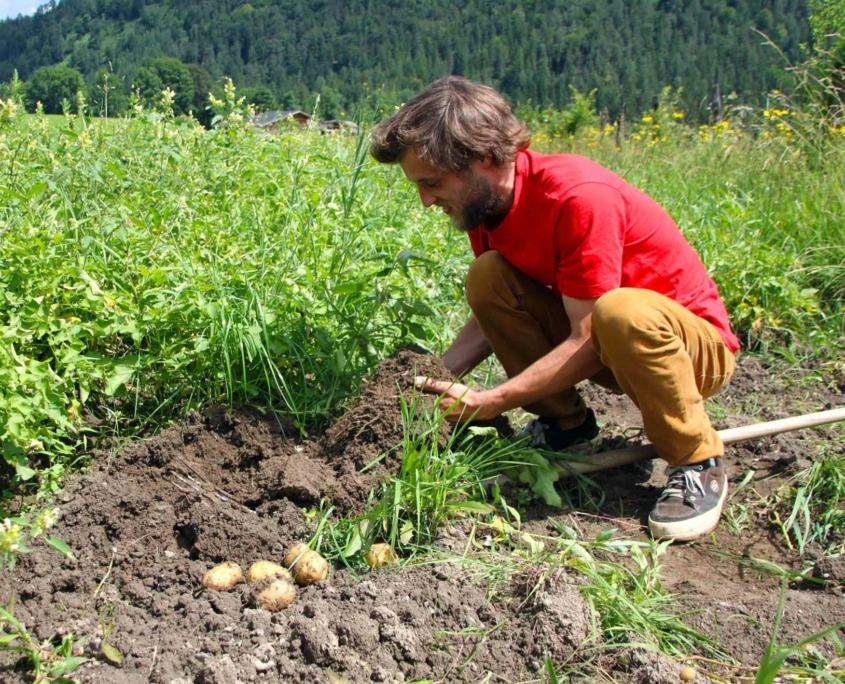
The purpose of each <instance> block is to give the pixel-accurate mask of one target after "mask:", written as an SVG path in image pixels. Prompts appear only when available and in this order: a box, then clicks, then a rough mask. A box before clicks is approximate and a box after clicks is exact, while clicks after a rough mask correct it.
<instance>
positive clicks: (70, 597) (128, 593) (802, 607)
mask: <svg viewBox="0 0 845 684" xmlns="http://www.w3.org/2000/svg"><path fill="white" fill-rule="evenodd" d="M764 372H765V371H764V370H763V369H761V368H756V367H751V368H750V369H749V368H748V367H743V368H741V370H740V371H738V379H739V386H740V387H744V386H745V384H744V382H743V378H744V377H745V376H746V375H747V376H749V377H752V378H753V380H752V381H753V382H754V383H757V385H758V386H759V387H760V392H758V394H757V395H756V397H755V401H756V402H758V405H761V402H762V403H765V402H766V401H771V402H772V405H773V408H772V409H771V410H772V411H773V412H777V411H778V410H779V409H778V408H777V407H778V406H779V407H781V409H782V407H783V406H784V403H783V402H784V396H785V395H784V394H783V389H782V388H781V387H780V386H777V387H776V394H774V395H773V394H766V393H765V390H766V387H767V384H766V382H765V380H764V379H761V377H760V376H759V374H760V373H764ZM418 374H422V375H424V374H431V375H434V376H438V377H445V376H447V373H446V371H445V369H444V368H443V367H442V365H441V363H440V361H439V360H438V359H436V358H434V357H431V356H427V355H425V354H424V353H422V352H421V351H420V350H415V349H403V350H400V351H399V352H397V354H396V355H394V356H393V357H392V358H390V359H388V360H386V361H385V362H384V363H383V364H382V365H381V366H380V367H379V368H378V369H377V371H376V373H375V374H374V375H373V377H372V378H371V380H370V381H369V383H368V384H367V385H366V386H365V388H364V390H363V393H362V395H361V401H360V403H359V404H358V405H357V406H355V407H352V408H351V409H350V411H349V412H347V413H346V414H344V415H343V416H342V417H341V418H340V419H339V420H338V421H337V422H336V423H335V424H334V425H333V426H332V427H331V428H330V429H329V430H328V431H327V432H326V434H325V435H323V436H322V437H321V438H320V439H318V440H315V441H306V442H300V441H298V440H297V439H296V437H295V434H296V433H295V431H294V430H292V429H291V426H290V425H288V424H286V423H285V422H284V421H281V420H279V419H277V418H276V417H274V416H271V415H263V414H261V413H259V412H256V411H250V410H241V411H227V410H224V409H221V408H217V409H213V410H210V411H208V412H207V413H205V414H203V415H192V416H190V417H189V418H188V419H187V420H185V421H183V422H181V423H179V424H177V425H174V426H172V427H171V428H169V429H168V430H165V431H163V432H162V433H160V434H159V435H157V436H156V437H155V438H153V439H150V440H147V441H144V442H139V443H135V444H132V445H131V446H130V447H129V448H127V449H125V450H124V451H122V452H120V453H116V454H113V455H112V456H111V457H109V458H104V459H100V460H98V461H97V462H96V463H95V465H94V467H93V468H92V470H91V471H90V472H89V473H87V474H85V475H82V476H79V477H76V478H72V479H71V480H70V481H69V482H68V483H67V488H66V490H65V492H64V493H63V495H62V497H61V500H60V501H59V502H58V504H59V507H60V509H61V512H62V519H61V522H60V525H59V528H58V529H57V530H56V535H57V536H58V537H60V538H61V539H63V540H64V541H65V542H66V543H67V544H68V545H69V546H70V547H71V548H72V549H73V550H74V553H75V556H76V558H75V559H74V560H69V559H63V558H62V557H61V556H60V555H58V554H57V553H56V552H55V551H52V550H49V549H46V548H43V547H41V546H39V547H38V548H36V550H34V551H33V553H31V554H27V555H24V556H22V557H21V558H20V562H19V564H18V566H17V567H16V569H15V570H14V572H4V574H3V576H2V578H0V604H2V605H6V606H8V605H10V604H12V603H14V611H15V614H16V616H17V617H18V618H19V619H20V620H21V621H22V622H23V623H24V624H25V625H26V626H27V628H28V629H29V630H30V631H31V633H32V634H33V636H34V638H35V639H37V640H38V641H39V642H40V641H45V640H49V641H50V642H51V643H53V644H57V643H59V641H60V640H61V638H62V636H64V635H67V634H73V637H74V641H75V643H76V645H77V646H76V649H77V652H78V653H80V654H84V655H86V656H87V657H89V659H90V660H89V661H88V663H86V664H85V665H83V666H82V667H81V668H80V669H79V670H77V671H76V672H75V673H74V676H75V677H78V678H80V679H81V680H82V681H85V682H103V683H105V682H115V681H120V682H130V683H131V682H161V683H167V684H186V683H188V682H198V683H205V684H212V683H220V684H223V683H235V682H238V681H253V680H259V679H263V680H265V681H307V682H312V681H313V682H322V681H348V682H370V681H376V682H402V681H408V680H414V679H429V680H433V681H442V682H477V681H483V680H485V677H488V676H491V677H494V679H495V680H496V681H523V680H526V679H536V678H538V677H541V676H542V675H541V674H540V673H539V671H540V670H541V669H542V668H543V667H544V664H543V658H544V657H545V656H549V657H551V658H552V660H553V661H554V662H556V663H562V662H569V663H575V662H579V658H581V659H587V658H588V657H589V658H596V656H595V651H593V650H591V649H593V648H594V647H595V646H596V645H597V644H596V642H595V641H594V640H593V639H594V637H593V635H594V631H595V629H594V628H595V625H594V621H595V620H596V616H595V615H591V612H590V609H589V607H588V605H587V604H586V603H585V601H584V599H583V598H582V595H581V593H580V591H579V589H578V582H579V580H578V579H577V576H575V575H572V576H570V575H567V574H566V573H560V574H558V575H556V576H555V578H554V579H553V580H550V581H546V582H544V583H542V585H541V586H540V587H539V590H538V591H537V592H536V593H531V594H530V596H529V593H528V592H526V587H525V578H524V577H523V578H520V577H516V578H514V579H513V580H511V581H510V582H508V581H504V583H503V584H502V585H501V586H500V587H499V588H498V591H497V597H498V598H497V599H496V600H492V599H491V598H490V597H489V596H488V593H487V589H486V587H485V586H483V583H478V581H477V579H473V578H470V577H469V576H468V575H467V573H466V571H464V570H463V569H462V566H461V565H459V564H455V565H452V564H435V565H420V566H417V567H404V568H402V569H395V570H389V571H374V572H371V573H369V574H367V575H365V576H364V577H363V578H361V577H356V576H354V575H353V574H352V573H350V572H347V571H345V570H342V569H336V570H335V571H334V572H333V574H332V575H331V576H330V578H329V581H328V582H326V583H322V584H319V585H315V586H312V587H307V588H304V589H301V590H300V592H299V596H298V598H297V600H296V601H295V602H294V604H293V605H292V606H291V607H290V608H289V609H288V610H286V611H284V612H281V613H276V614H271V613H267V612H265V611H262V610H256V609H253V608H250V607H249V606H248V601H247V596H246V592H244V591H241V590H239V589H235V590H233V591H231V592H224V593H221V592H211V591H204V590H202V589H201V586H200V579H201V577H202V575H203V574H204V573H205V571H206V570H207V569H208V568H209V567H210V566H211V565H213V564H215V563H217V562H220V561H222V560H231V561H236V562H238V563H239V564H240V565H241V566H242V567H244V568H246V567H247V566H248V565H249V564H250V563H252V562H253V561H256V560H259V559H272V560H279V559H280V558H281V556H282V555H283V553H284V550H285V549H287V548H288V547H290V546H291V545H292V544H293V543H294V542H298V541H301V540H303V539H305V538H307V537H309V536H310V535H311V534H312V533H313V529H314V528H313V525H314V522H315V516H314V511H315V509H316V508H317V507H318V506H320V504H321V502H322V501H323V500H326V501H330V502H331V504H332V505H334V506H336V507H337V508H338V509H339V510H341V511H344V512H351V511H356V510H359V509H360V508H361V506H362V505H363V501H364V500H365V496H366V493H367V492H368V491H369V489H370V487H371V486H372V485H373V483H374V482H376V481H377V480H378V479H379V478H383V477H386V476H388V475H389V474H390V473H392V472H395V471H396V469H398V467H399V465H400V460H399V459H400V454H399V452H398V451H397V450H396V446H397V445H398V444H400V443H401V441H402V438H403V430H404V428H403V421H402V410H401V402H400V401H399V397H400V395H401V396H402V397H404V400H405V402H406V403H412V402H413V401H426V402H430V401H433V399H432V398H431V397H420V396H419V395H417V394H415V393H413V392H412V390H411V387H412V382H413V377H414V375H418ZM816 389H817V390H818V388H816ZM755 391H756V390H755ZM597 392H598V390H595V389H587V390H586V391H585V393H586V394H587V395H588V396H589V397H590V398H591V400H592V401H591V403H593V404H594V405H595V406H596V407H597V408H598V407H599V405H602V406H604V407H605V408H604V409H603V411H604V413H600V415H601V416H602V422H603V424H604V425H603V430H604V431H605V432H606V433H611V432H612V433H616V432H618V431H619V429H621V427H622V426H624V427H630V426H632V425H636V424H637V420H638V414H637V413H636V411H635V410H634V409H633V407H627V405H626V403H625V402H626V401H627V400H625V398H624V397H621V398H614V397H608V396H607V395H605V394H596V393H597ZM777 393H781V394H777ZM748 396H750V394H747V395H746V394H742V393H741V392H740V393H739V394H738V395H737V397H738V398H737V402H739V403H742V402H744V401H746V397H748ZM825 400H826V401H829V402H837V401H839V397H838V396H837V395H835V393H831V392H830V391H828V393H827V394H826V395H825ZM777 402H780V403H777ZM746 422H752V420H748V421H746ZM617 426H619V427H617ZM443 430H444V432H443V438H444V439H446V438H447V437H448V427H445V426H444V427H443ZM811 443H812V433H810V435H809V436H802V437H795V436H781V437H777V438H771V439H769V440H768V441H767V443H766V445H765V446H761V445H757V446H756V447H754V446H750V445H743V446H742V447H736V448H732V450H731V453H730V455H729V456H730V458H731V460H732V468H733V470H732V472H733V473H734V476H733V478H732V479H733V481H734V482H736V481H737V480H738V479H739V478H740V477H741V476H742V474H743V472H745V471H746V470H747V469H748V468H750V467H753V468H754V469H756V470H758V471H760V479H761V480H762V478H763V476H764V475H765V474H766V473H770V472H772V471H771V470H765V468H764V467H763V466H771V467H772V468H774V467H777V468H780V469H781V470H782V469H783V468H789V467H794V464H795V459H796V458H797V456H796V454H800V456H801V457H802V458H803V457H804V455H806V453H807V452H808V448H807V447H808V446H809V445H810V444H811ZM772 451H774V452H775V453H778V454H780V456H778V459H781V458H785V457H791V458H792V459H793V460H792V461H791V462H790V463H791V465H790V464H786V465H784V464H783V463H781V461H780V460H778V459H775V460H774V461H772V460H771V459H770V458H769V454H770V453H771V452H772ZM376 461H377V463H376V465H375V467H373V468H371V469H370V470H369V471H368V472H366V473H364V474H362V473H360V472H359V469H360V468H361V467H362V466H364V465H367V464H371V463H373V462H376ZM596 482H597V483H598V484H599V485H600V486H601V487H602V488H603V489H604V492H605V496H606V500H605V503H604V504H603V508H602V511H601V513H600V517H582V516H581V515H580V514H579V513H578V512H577V511H575V512H562V511H560V510H552V509H542V508H538V509H535V510H534V512H533V515H532V514H528V515H525V516H524V520H525V521H526V529H531V526H532V525H533V526H534V529H537V530H542V531H543V532H544V533H548V532H549V529H548V527H547V525H548V522H547V521H548V517H549V516H555V517H557V518H558V519H559V520H561V521H563V522H566V524H570V525H571V526H573V527H575V528H576V529H578V530H580V531H581V532H582V534H583V535H584V536H585V538H589V536H590V535H591V534H592V533H593V532H594V531H598V530H601V529H606V528H607V527H608V526H609V524H610V523H611V522H614V523H615V524H616V525H617V526H619V527H622V528H623V529H626V528H627V529H630V530H632V531H633V533H634V534H642V532H641V530H642V523H643V520H644V516H645V515H647V511H648V508H649V507H650V506H651V505H652V504H653V502H654V500H655V499H656V497H657V495H658V493H659V485H658V484H657V482H656V480H650V481H648V482H637V483H632V480H631V476H630V473H626V472H623V471H619V472H616V473H602V474H599V475H597V476H596ZM450 535H451V538H450ZM442 539H444V540H449V541H446V542H444V546H445V547H449V546H452V547H457V548H465V547H466V544H467V542H466V539H467V537H466V533H465V531H463V530H461V529H460V527H459V526H456V527H455V528H451V529H447V530H444V534H443V536H442ZM717 540H718V542H717V547H718V548H719V549H721V550H725V551H728V550H732V549H734V548H736V549H738V550H741V551H742V552H743V553H745V552H748V551H749V549H750V551H751V552H753V555H755V556H758V557H762V558H764V559H768V560H772V561H776V562H781V563H785V564H787V565H790V564H791V565H792V566H793V567H794V566H795V564H796V560H795V559H794V558H791V557H790V556H789V555H788V550H787V549H785V548H783V546H782V545H778V543H777V540H776V539H775V538H774V537H772V536H771V535H767V534H766V532H765V529H762V530H761V531H760V533H759V534H755V536H754V537H753V538H752V539H751V540H749V539H748V537H747V536H745V537H740V536H736V535H732V534H731V533H730V532H727V531H725V530H724V529H722V528H721V527H720V529H719V531H718V532H717ZM711 547H712V545H710V544H708V543H703V544H701V545H687V546H683V547H678V548H677V549H674V548H673V549H672V550H670V555H669V557H668V559H667V564H666V568H665V575H666V584H667V586H669V587H670V588H671V589H672V590H674V591H677V592H678V594H679V596H681V598H682V599H683V601H679V612H685V611H687V610H689V609H695V610H698V611H701V610H702V609H703V612H701V614H700V618H699V619H698V621H697V623H696V624H697V625H698V626H699V627H700V628H702V629H705V630H708V631H709V633H711V634H714V635H717V636H722V637H724V634H721V632H722V631H723V630H727V629H732V632H731V637H730V639H724V641H725V642H726V643H727V644H728V646H729V647H733V648H734V653H735V656H736V657H737V658H739V659H741V660H743V661H746V662H748V661H752V662H753V660H754V658H759V655H760V653H762V650H763V648H764V647H765V645H766V643H767V641H768V638H769V636H770V634H769V633H768V632H767V631H766V627H765V626H766V625H767V624H771V618H772V615H773V611H774V609H775V607H776V603H777V581H775V580H774V579H772V578H761V577H760V576H758V575H754V576H753V577H752V576H751V575H750V574H749V573H747V572H745V571H744V570H743V569H741V568H737V567H736V565H735V564H734V563H732V562H731V561H728V560H724V559H720V558H719V557H718V556H715V555H713V554H709V553H708V550H710V549H711ZM840 565H841V564H837V563H834V562H830V563H828V564H824V563H820V564H819V566H818V572H819V573H820V575H826V576H827V577H828V578H831V577H833V578H834V579H833V580H832V581H831V582H830V584H832V585H833V588H832V590H828V591H822V590H819V589H817V588H815V585H812V587H809V588H804V587H793V588H791V589H790V590H789V593H788V597H787V607H788V609H789V610H790V611H791V610H792V609H793V607H795V608H796V609H797V611H798V612H797V614H796V615H793V614H792V613H789V614H788V615H787V617H786V618H785V620H784V638H785V639H786V640H787V641H792V642H794V641H797V640H798V639H800V638H802V637H804V636H806V635H807V634H809V633H812V631H815V630H816V629H819V628H821V627H823V626H826V625H828V624H831V623H832V622H835V621H836V620H841V619H845V617H844V616H843V612H845V608H843V606H842V601H841V593H839V592H840V591H841V588H840V585H841V577H842V573H841V567H840ZM714 580H716V581H715V582H714ZM719 580H721V581H719ZM725 580H728V581H725ZM737 614H741V615H746V616H748V620H747V621H744V622H743V625H744V629H743V630H735V629H733V628H732V627H731V625H733V624H734V623H735V620H736V615H737ZM108 647H113V648H108ZM114 649H116V651H115V650H114ZM116 654H117V655H118V656H120V658H122V663H120V664H118V663H117V662H115V660H116ZM1 657H2V658H6V660H5V661H2V660H0V680H2V681H10V682H18V681H20V682H23V681H26V679H25V677H24V675H23V674H22V673H23V672H24V671H25V669H26V668H25V663H24V662H23V661H22V660H14V659H11V654H9V653H8V652H6V653H4V654H3V655H2V656H1ZM601 657H602V658H604V659H605V660H603V661H602V662H601V668H603V669H605V670H606V671H607V672H608V674H607V675H606V676H607V678H608V679H607V681H619V682H626V681H630V682H633V681H638V682H662V681H676V680H677V673H678V671H679V666H678V665H677V664H676V663H672V662H670V661H667V660H665V659H663V658H659V657H657V656H654V655H653V654H648V653H646V652H639V651H634V652H623V653H618V652H617V653H614V654H613V655H610V656H607V655H603V656H601ZM597 676H598V675H597ZM491 681H492V680H491ZM594 681H602V680H601V679H600V678H599V679H595V680H594ZM697 681H704V680H703V678H701V677H700V678H699V679H698V680H697Z"/></svg>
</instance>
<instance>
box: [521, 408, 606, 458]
mask: <svg viewBox="0 0 845 684" xmlns="http://www.w3.org/2000/svg"><path fill="white" fill-rule="evenodd" d="M519 438H520V439H527V440H529V441H528V445H529V446H532V447H534V448H535V449H546V450H548V451H568V452H571V453H592V451H593V450H594V449H595V447H597V446H598V445H599V444H600V443H601V437H599V426H598V423H597V422H596V414H595V413H593V409H587V415H586V417H585V418H584V422H583V423H582V424H581V425H578V426H577V427H574V428H569V429H568V430H565V429H563V428H562V427H559V426H558V424H557V420H555V419H554V418H552V417H550V416H540V417H539V418H535V419H534V420H532V421H531V422H530V423H528V425H526V426H525V428H524V429H523V430H522V431H521V432H520V433H519Z"/></svg>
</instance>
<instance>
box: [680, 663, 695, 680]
mask: <svg viewBox="0 0 845 684" xmlns="http://www.w3.org/2000/svg"><path fill="white" fill-rule="evenodd" d="M680 676H681V681H682V682H691V681H692V680H693V679H695V669H694V668H692V667H690V666H689V665H686V666H685V667H682V668H681V675H680Z"/></svg>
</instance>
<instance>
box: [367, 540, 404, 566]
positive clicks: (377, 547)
mask: <svg viewBox="0 0 845 684" xmlns="http://www.w3.org/2000/svg"><path fill="white" fill-rule="evenodd" d="M397 560H398V559H397V556H396V554H395V553H394V552H393V547H391V546H390V544H373V545H372V546H371V547H370V550H369V551H367V553H366V554H364V562H365V563H366V564H367V565H369V566H370V567H371V568H381V567H383V566H385V565H388V564H389V563H395V562H396V561H397Z"/></svg>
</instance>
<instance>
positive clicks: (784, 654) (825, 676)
mask: <svg viewBox="0 0 845 684" xmlns="http://www.w3.org/2000/svg"><path fill="white" fill-rule="evenodd" d="M785 595H786V585H785V584H782V585H781V591H780V599H779V601H778V609H777V614H776V615H775V624H774V629H773V630H772V638H771V640H770V641H769V644H768V646H766V650H765V651H764V652H763V658H762V660H761V662H760V666H759V667H758V669H757V674H756V676H755V678H754V684H772V683H773V682H774V681H775V678H776V677H777V675H778V673H780V672H781V671H782V670H784V669H788V670H789V671H790V674H792V675H797V676H801V675H805V676H808V677H813V678H818V681H825V682H841V681H842V679H841V677H842V675H843V674H845V669H842V668H840V669H839V671H838V672H835V671H832V670H828V669H827V667H826V666H824V669H822V670H819V669H817V668H814V667H810V666H806V665H794V666H793V665H790V666H789V667H788V668H785V664H786V661H787V659H789V658H792V657H793V656H799V657H801V654H802V651H806V650H807V649H808V648H809V647H810V646H811V645H812V644H813V643H815V642H816V641H819V640H820V639H824V638H825V637H830V638H831V639H832V640H833V641H834V643H835V645H836V648H837V650H838V651H839V655H840V657H841V656H842V655H843V654H845V648H843V645H842V641H841V640H840V639H839V638H838V637H837V634H836V633H837V632H840V631H842V630H845V623H839V624H836V625H831V626H830V627H827V628H826V629H823V630H821V631H820V632H816V633H815V634H812V635H810V636H808V637H807V638H806V639H802V640H801V641H800V642H799V643H798V644H795V645H794V646H777V645H776V644H777V638H778V633H779V632H780V623H781V620H782V619H783V606H784V597H785ZM804 658H806V656H804ZM812 681H817V680H816V679H813V680H812Z"/></svg>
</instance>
